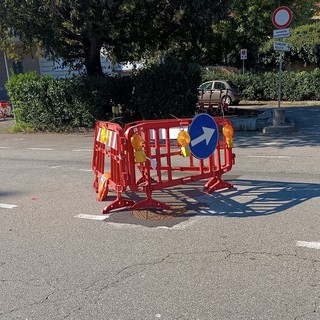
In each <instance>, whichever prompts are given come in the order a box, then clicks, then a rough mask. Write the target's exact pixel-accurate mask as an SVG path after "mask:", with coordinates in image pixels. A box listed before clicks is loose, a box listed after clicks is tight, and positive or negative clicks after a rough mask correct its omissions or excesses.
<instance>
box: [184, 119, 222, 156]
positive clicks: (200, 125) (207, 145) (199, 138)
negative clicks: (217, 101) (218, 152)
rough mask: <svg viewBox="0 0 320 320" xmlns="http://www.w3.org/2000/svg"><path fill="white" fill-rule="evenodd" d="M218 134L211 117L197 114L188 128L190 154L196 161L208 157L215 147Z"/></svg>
mask: <svg viewBox="0 0 320 320" xmlns="http://www.w3.org/2000/svg"><path fill="white" fill-rule="evenodd" d="M218 133H219V130H218V126H217V124H216V122H215V121H214V119H213V117H211V116H210V115H208V114H206V113H200V114H198V115H197V116H196V117H194V119H193V120H192V122H191V124H190V127H189V134H190V138H191V141H190V145H189V147H190V151H191V153H192V154H193V155H194V156H195V157H196V158H198V159H206V158H208V157H210V156H211V155H212V154H213V152H214V150H215V149H216V147H217V143H218Z"/></svg>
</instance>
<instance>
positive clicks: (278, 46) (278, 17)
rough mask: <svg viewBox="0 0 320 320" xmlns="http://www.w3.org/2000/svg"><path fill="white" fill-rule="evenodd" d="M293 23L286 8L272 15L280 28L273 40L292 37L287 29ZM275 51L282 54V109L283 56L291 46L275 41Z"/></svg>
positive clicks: (280, 64) (280, 75)
mask: <svg viewBox="0 0 320 320" xmlns="http://www.w3.org/2000/svg"><path fill="white" fill-rule="evenodd" d="M291 21H292V11H291V10H290V9H289V8H288V7H285V6H282V7H279V8H277V9H276V10H275V11H274V12H273V14H272V23H273V25H274V26H275V27H276V28H278V29H277V30H274V31H273V38H274V39H280V40H282V38H286V37H289V36H290V29H287V27H288V26H289V25H290V23H291ZM273 48H274V50H276V51H279V52H280V59H279V81H278V109H279V108H280V102H281V80H282V55H283V52H284V51H290V47H289V44H288V43H286V42H282V41H275V42H274V46H273Z"/></svg>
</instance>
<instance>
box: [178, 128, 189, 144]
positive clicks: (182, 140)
mask: <svg viewBox="0 0 320 320" xmlns="http://www.w3.org/2000/svg"><path fill="white" fill-rule="evenodd" d="M177 140H178V143H179V145H180V146H181V147H187V146H188V144H189V143H190V141H191V138H190V135H189V133H188V132H186V131H184V130H182V131H180V132H179V134H178V137H177Z"/></svg>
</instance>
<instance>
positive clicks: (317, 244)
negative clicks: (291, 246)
mask: <svg viewBox="0 0 320 320" xmlns="http://www.w3.org/2000/svg"><path fill="white" fill-rule="evenodd" d="M296 246H297V247H305V248H310V249H320V242H308V241H297V242H296Z"/></svg>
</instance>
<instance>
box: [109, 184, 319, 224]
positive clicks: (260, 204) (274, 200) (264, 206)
mask: <svg viewBox="0 0 320 320" xmlns="http://www.w3.org/2000/svg"><path fill="white" fill-rule="evenodd" d="M229 182H231V183H232V181H229ZM233 182H234V183H235V184H236V186H237V188H236V189H230V190H222V191H217V192H214V193H212V194H207V193H204V192H203V191H202V187H203V185H202V184H201V185H200V184H199V183H197V184H196V183H194V184H190V185H188V186H181V187H176V188H175V189H164V190H159V191H156V192H154V193H153V197H154V198H155V199H157V200H159V201H163V202H165V203H167V204H174V205H176V206H177V205H180V207H184V208H185V210H182V211H181V212H179V213H178V214H175V213H174V212H173V214H171V218H170V219H166V218H160V219H159V220H152V219H151V220H150V219H138V218H136V217H135V216H134V215H133V214H132V212H131V211H128V210H125V211H124V210H121V211H118V212H115V213H113V214H111V215H110V217H109V218H108V219H106V220H105V221H106V222H109V223H110V222H113V223H120V224H131V225H132V224H134V225H140V226H145V227H151V228H153V227H161V226H163V227H167V228H171V227H173V226H175V225H177V224H180V223H181V222H184V221H187V220H188V219H190V218H192V217H195V216H207V217H210V216H212V217H215V216H224V217H229V218H247V217H258V216H266V215H271V214H277V213H281V212H283V211H285V210H287V209H290V208H292V207H295V206H297V205H299V204H301V203H303V202H305V201H308V200H310V199H312V198H315V197H319V190H320V184H310V183H293V182H283V181H281V182H270V181H258V180H241V179H240V180H238V179H237V180H236V181H233ZM126 194H127V195H129V196H130V193H126ZM130 199H133V198H132V195H131V196H130ZM142 211H145V212H151V213H152V214H153V215H157V214H158V215H159V216H160V217H161V216H163V215H164V216H165V215H166V214H168V213H165V212H164V211H161V210H153V209H150V210H142ZM169 215H170V213H169Z"/></svg>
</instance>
